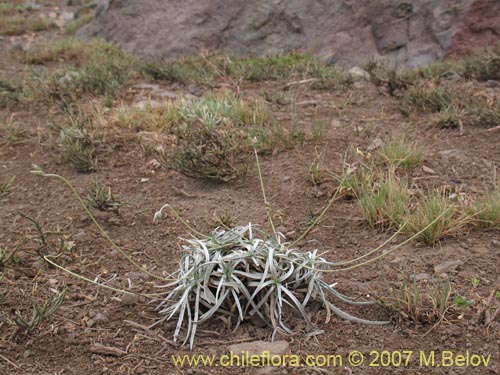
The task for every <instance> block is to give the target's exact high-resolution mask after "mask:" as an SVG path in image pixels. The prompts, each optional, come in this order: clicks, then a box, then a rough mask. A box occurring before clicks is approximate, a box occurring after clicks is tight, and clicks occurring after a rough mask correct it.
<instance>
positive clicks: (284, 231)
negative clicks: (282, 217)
mask: <svg viewBox="0 0 500 375" xmlns="http://www.w3.org/2000/svg"><path fill="white" fill-rule="evenodd" d="M276 231H277V232H279V233H286V228H285V227H284V226H279V227H278V228H276Z"/></svg>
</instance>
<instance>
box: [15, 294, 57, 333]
mask: <svg viewBox="0 0 500 375" xmlns="http://www.w3.org/2000/svg"><path fill="white" fill-rule="evenodd" d="M65 295H66V289H64V290H63V291H62V292H59V293H57V294H56V295H55V296H53V297H52V298H49V299H47V300H46V301H44V302H43V304H39V303H38V302H37V301H33V306H32V311H31V316H24V315H22V314H21V312H20V311H15V313H14V314H13V316H7V317H6V318H7V321H8V322H9V323H10V324H11V325H14V326H17V327H18V329H17V331H16V332H15V333H14V336H17V335H18V334H19V333H20V332H29V331H33V330H34V329H35V328H37V327H38V326H39V325H40V323H42V322H43V321H45V320H47V318H49V317H50V316H51V315H52V314H54V313H55V312H56V311H57V310H58V309H59V307H60V306H61V305H62V303H63V302H64V297H65Z"/></svg>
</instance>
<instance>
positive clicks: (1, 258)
mask: <svg viewBox="0 0 500 375" xmlns="http://www.w3.org/2000/svg"><path fill="white" fill-rule="evenodd" d="M15 253H16V251H15V250H13V251H10V252H9V251H7V249H5V248H4V247H2V246H0V272H3V270H4V269H5V267H6V266H7V264H8V263H9V262H11V261H12V260H13V259H14V255H15ZM0 280H1V277H0Z"/></svg>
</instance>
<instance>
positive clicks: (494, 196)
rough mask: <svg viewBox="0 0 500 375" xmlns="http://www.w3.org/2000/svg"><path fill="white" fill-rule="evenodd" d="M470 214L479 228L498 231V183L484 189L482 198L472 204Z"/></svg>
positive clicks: (499, 196) (499, 184)
mask: <svg viewBox="0 0 500 375" xmlns="http://www.w3.org/2000/svg"><path fill="white" fill-rule="evenodd" d="M472 214H473V215H474V220H475V221H476V222H477V223H478V224H479V225H480V226H482V227H485V228H497V229H500V183H497V184H496V186H495V187H494V188H493V189H485V192H484V196H483V197H482V198H480V199H477V200H476V201H475V202H474V204H473V213H472Z"/></svg>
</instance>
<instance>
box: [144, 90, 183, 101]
mask: <svg viewBox="0 0 500 375" xmlns="http://www.w3.org/2000/svg"><path fill="white" fill-rule="evenodd" d="M151 95H152V96H157V97H160V98H163V99H177V98H178V97H179V95H178V94H177V93H175V92H173V91H168V90H154V91H152V92H151Z"/></svg>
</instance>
